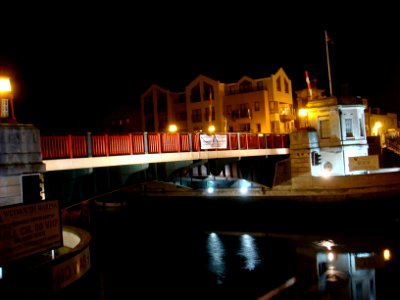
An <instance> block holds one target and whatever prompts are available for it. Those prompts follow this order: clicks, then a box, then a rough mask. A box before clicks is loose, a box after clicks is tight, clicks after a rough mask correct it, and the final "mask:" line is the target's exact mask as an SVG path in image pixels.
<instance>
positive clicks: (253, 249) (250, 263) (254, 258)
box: [238, 234, 260, 270]
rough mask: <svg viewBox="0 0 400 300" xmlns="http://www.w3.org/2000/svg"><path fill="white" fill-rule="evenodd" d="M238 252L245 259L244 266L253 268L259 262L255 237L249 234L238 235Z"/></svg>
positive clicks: (248, 268)
mask: <svg viewBox="0 0 400 300" xmlns="http://www.w3.org/2000/svg"><path fill="white" fill-rule="evenodd" d="M238 254H239V255H240V256H243V257H244V259H245V266H244V268H245V269H247V270H254V269H255V267H256V266H257V265H258V264H259V263H260V256H259V253H258V248H257V244H256V241H255V239H254V238H253V237H252V236H251V235H249V234H243V235H242V236H241V237H240V249H239V252H238Z"/></svg>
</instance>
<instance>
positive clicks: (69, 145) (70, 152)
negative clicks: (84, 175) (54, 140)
mask: <svg viewBox="0 0 400 300" xmlns="http://www.w3.org/2000/svg"><path fill="white" fill-rule="evenodd" d="M67 151H68V155H69V158H73V157H74V155H73V152H72V136H71V135H70V134H68V146H67Z"/></svg>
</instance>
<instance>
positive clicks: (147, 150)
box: [143, 131, 149, 154]
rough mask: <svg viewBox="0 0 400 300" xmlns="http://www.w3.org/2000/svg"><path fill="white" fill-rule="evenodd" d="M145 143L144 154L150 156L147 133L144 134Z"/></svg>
mask: <svg viewBox="0 0 400 300" xmlns="http://www.w3.org/2000/svg"><path fill="white" fill-rule="evenodd" d="M143 143H144V154H149V141H148V135H147V132H146V131H145V132H144V133H143Z"/></svg>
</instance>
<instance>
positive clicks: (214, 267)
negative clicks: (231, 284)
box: [207, 232, 225, 284]
mask: <svg viewBox="0 0 400 300" xmlns="http://www.w3.org/2000/svg"><path fill="white" fill-rule="evenodd" d="M207 252H208V254H209V257H210V258H209V270H210V272H212V273H214V274H215V275H216V276H217V283H218V284H222V281H223V278H224V277H225V261H224V255H225V249H224V245H223V244H222V242H221V240H220V238H219V237H218V235H217V234H216V233H214V232H212V233H210V234H209V236H208V239H207Z"/></svg>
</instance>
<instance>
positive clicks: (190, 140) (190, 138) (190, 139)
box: [188, 132, 193, 152]
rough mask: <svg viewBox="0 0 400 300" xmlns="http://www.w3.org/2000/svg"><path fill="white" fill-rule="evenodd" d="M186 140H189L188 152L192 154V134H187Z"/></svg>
mask: <svg viewBox="0 0 400 300" xmlns="http://www.w3.org/2000/svg"><path fill="white" fill-rule="evenodd" d="M188 139H189V152H193V145H192V133H191V132H188Z"/></svg>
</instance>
